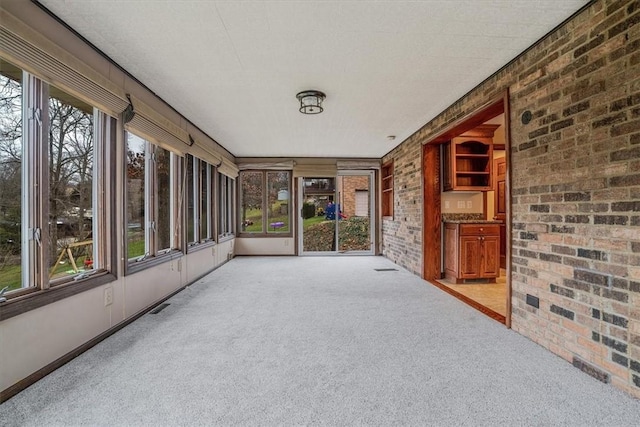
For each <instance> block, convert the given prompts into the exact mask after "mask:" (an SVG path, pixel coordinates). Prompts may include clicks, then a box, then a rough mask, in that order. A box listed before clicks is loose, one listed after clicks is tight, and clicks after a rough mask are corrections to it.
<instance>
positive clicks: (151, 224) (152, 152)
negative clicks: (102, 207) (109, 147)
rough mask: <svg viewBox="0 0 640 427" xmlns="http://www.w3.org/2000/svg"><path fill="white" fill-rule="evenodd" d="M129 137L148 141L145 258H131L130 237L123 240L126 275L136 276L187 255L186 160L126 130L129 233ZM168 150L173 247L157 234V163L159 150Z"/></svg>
mask: <svg viewBox="0 0 640 427" xmlns="http://www.w3.org/2000/svg"><path fill="white" fill-rule="evenodd" d="M128 134H131V135H133V136H135V137H136V138H139V139H140V140H142V141H143V142H144V159H145V160H144V161H145V168H144V181H145V182H144V208H145V209H144V226H143V227H144V240H145V248H144V250H145V252H144V254H143V255H140V256H135V257H132V258H129V255H128V252H129V238H128V236H126V235H124V238H123V253H124V254H125V256H124V257H123V259H124V263H125V274H126V275H128V274H132V273H136V272H138V271H141V270H145V269H147V268H149V267H152V266H155V265H159V264H162V263H165V262H167V261H171V260H173V259H176V258H179V257H181V256H182V255H183V251H182V236H181V232H180V230H181V229H182V227H181V226H180V224H181V221H180V218H181V217H182V214H181V212H180V209H181V208H180V206H181V203H180V197H183V196H182V195H181V191H180V179H179V177H181V176H182V174H181V171H182V165H183V162H182V160H181V159H182V157H181V156H180V155H179V154H177V153H176V152H174V151H172V150H169V149H167V148H165V147H163V146H161V145H159V144H157V143H156V142H154V141H150V140H149V139H148V138H146V137H144V136H141V134H140V133H138V132H137V131H136V129H129V128H126V129H125V130H124V132H123V138H124V146H125V147H127V148H125V150H123V155H122V161H123V164H124V168H123V191H122V196H121V197H122V199H123V210H124V212H123V215H124V216H123V218H124V221H123V226H124V229H125V230H128V225H127V221H128V210H127V209H128V206H129V203H128V197H129V193H128V189H127V179H128V178H127V165H128V160H127V158H126V156H127V151H128V141H129V139H128ZM159 149H161V150H165V151H167V152H168V153H169V156H170V157H169V159H170V162H169V163H170V171H169V180H170V182H169V185H170V191H169V198H170V200H169V206H170V211H171V214H170V215H171V221H170V223H171V231H170V234H171V239H170V241H171V246H172V247H170V248H159V237H158V231H157V227H156V224H157V221H158V216H159V214H158V206H159V203H158V200H159V199H158V194H159V192H158V182H159V179H158V163H157V159H156V158H157V151H158V150H159Z"/></svg>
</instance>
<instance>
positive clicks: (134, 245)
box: [127, 234, 145, 259]
mask: <svg viewBox="0 0 640 427" xmlns="http://www.w3.org/2000/svg"><path fill="white" fill-rule="evenodd" d="M131 237H134V236H132V235H131V234H130V235H129V239H131ZM144 249H145V247H144V236H142V238H139V239H137V240H133V241H132V240H127V258H128V259H131V258H136V257H139V256H142V255H144V254H145V252H144Z"/></svg>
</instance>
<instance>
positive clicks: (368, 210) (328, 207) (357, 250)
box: [298, 171, 375, 255]
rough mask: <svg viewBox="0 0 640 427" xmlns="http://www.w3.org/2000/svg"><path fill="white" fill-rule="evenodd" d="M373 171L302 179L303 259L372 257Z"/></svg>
mask: <svg viewBox="0 0 640 427" xmlns="http://www.w3.org/2000/svg"><path fill="white" fill-rule="evenodd" d="M373 185H374V172H373V171H339V172H338V174H337V176H334V177H300V178H299V179H298V187H299V188H298V194H299V198H298V200H300V203H301V209H300V210H299V213H300V216H299V218H298V224H299V226H298V253H299V254H300V255H373V253H374V243H373V242H374V241H375V236H374V233H375V227H374V226H373V225H372V224H373V219H374V218H375V203H374V201H373V198H372V197H371V195H372V194H374V191H373Z"/></svg>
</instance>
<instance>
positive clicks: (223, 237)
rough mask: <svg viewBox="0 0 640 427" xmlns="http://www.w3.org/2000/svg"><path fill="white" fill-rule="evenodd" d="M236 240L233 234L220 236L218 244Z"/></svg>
mask: <svg viewBox="0 0 640 427" xmlns="http://www.w3.org/2000/svg"><path fill="white" fill-rule="evenodd" d="M235 238H236V235H235V234H230V235H228V236H220V237H218V243H223V242H228V241H229V240H233V239H235Z"/></svg>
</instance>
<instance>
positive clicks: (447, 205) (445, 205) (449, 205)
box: [444, 200, 451, 209]
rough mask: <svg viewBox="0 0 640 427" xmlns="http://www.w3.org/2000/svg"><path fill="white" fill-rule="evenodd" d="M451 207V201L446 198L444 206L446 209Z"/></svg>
mask: <svg viewBox="0 0 640 427" xmlns="http://www.w3.org/2000/svg"><path fill="white" fill-rule="evenodd" d="M450 207H451V203H449V201H448V200H446V201H445V202H444V208H445V209H449V208H450Z"/></svg>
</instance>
